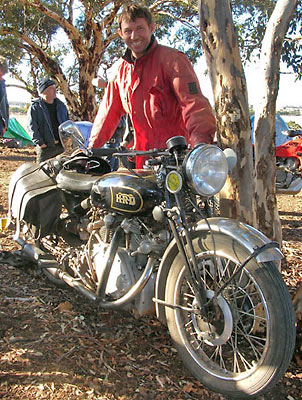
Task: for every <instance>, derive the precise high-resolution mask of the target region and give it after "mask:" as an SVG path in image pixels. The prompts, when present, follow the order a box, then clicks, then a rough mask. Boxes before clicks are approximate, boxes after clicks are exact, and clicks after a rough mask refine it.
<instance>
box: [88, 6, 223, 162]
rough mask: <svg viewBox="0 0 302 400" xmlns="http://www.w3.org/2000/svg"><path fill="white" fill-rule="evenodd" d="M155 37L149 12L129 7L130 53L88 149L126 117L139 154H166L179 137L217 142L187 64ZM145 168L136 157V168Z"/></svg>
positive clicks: (123, 26) (125, 17)
mask: <svg viewBox="0 0 302 400" xmlns="http://www.w3.org/2000/svg"><path fill="white" fill-rule="evenodd" d="M154 31H155V24H154V22H153V21H152V15H151V13H150V11H149V10H148V8H145V7H142V6H140V5H137V4H130V5H127V6H125V8H124V10H123V12H122V14H121V15H120V17H119V35H120V36H121V38H122V39H123V40H124V41H125V44H126V45H127V50H126V53H125V55H124V56H123V57H122V58H121V59H120V60H118V61H117V62H116V63H115V64H114V66H113V67H112V68H111V72H110V74H109V76H108V85H107V88H106V91H105V95H104V98H103V100H102V102H101V104H100V108H99V111H98V114H97V116H96V119H95V121H94V124H93V128H92V132H91V137H90V142H89V147H92V148H97V147H101V146H103V144H104V143H106V142H107V141H108V140H109V139H110V137H111V135H112V134H113V132H114V131H115V129H116V127H117V125H118V123H119V121H120V119H121V117H122V115H124V114H129V116H130V119H131V122H132V125H133V130H134V144H133V147H134V148H135V149H137V150H149V149H153V148H157V149H161V148H165V147H166V141H167V140H168V139H169V138H171V137H173V136H178V135H182V136H184V137H185V138H186V140H187V142H188V143H190V144H191V146H195V145H196V144H197V143H211V142H212V141H213V137H214V133H215V130H216V124H215V118H214V116H213V113H212V110H211V107H210V104H209V102H208V100H207V99H206V98H205V97H204V96H203V94H202V93H201V90H200V86H199V83H198V78H197V76H196V74H195V72H194V70H193V67H192V65H191V63H190V61H189V59H188V58H187V57H186V55H185V54H183V53H181V52H180V51H178V50H175V49H172V48H170V47H166V46H162V45H160V44H158V43H157V41H156V39H155V37H154V35H153V33H154ZM142 164H143V159H142V158H139V157H138V158H137V161H136V167H137V168H141V167H142Z"/></svg>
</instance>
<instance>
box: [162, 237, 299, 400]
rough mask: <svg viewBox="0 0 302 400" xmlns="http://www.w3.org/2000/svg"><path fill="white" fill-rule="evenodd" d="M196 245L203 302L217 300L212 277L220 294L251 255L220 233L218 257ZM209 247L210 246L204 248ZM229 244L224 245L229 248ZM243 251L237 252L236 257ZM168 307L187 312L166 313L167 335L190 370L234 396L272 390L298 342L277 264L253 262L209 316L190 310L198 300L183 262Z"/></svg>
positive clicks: (172, 280)
mask: <svg viewBox="0 0 302 400" xmlns="http://www.w3.org/2000/svg"><path fill="white" fill-rule="evenodd" d="M205 241H206V239H205V240H204V238H197V239H195V240H194V241H193V244H194V248H195V251H196V254H197V259H198V266H199V273H200V277H201V281H202V284H203V285H204V288H205V290H206V295H207V299H208V300H210V299H211V298H213V296H214V291H215V279H214V276H215V274H216V275H217V279H216V281H217V283H218V285H217V286H218V288H220V287H221V286H222V285H223V284H224V283H225V282H226V281H227V280H228V279H229V278H230V277H231V275H232V274H233V273H234V272H235V271H236V270H237V268H238V265H239V261H238V259H241V260H242V259H244V258H245V257H247V256H248V254H245V250H244V249H240V251H239V250H238V248H237V249H236V256H235V252H234V251H233V248H234V246H232V243H231V242H230V240H229V239H228V238H225V237H223V235H216V236H215V245H216V249H224V250H223V251H219V250H217V251H216V255H217V257H215V255H214V253H213V251H212V250H211V249H210V248H209V247H210V246H207V249H206V248H205V247H204V246H203V245H202V243H205ZM210 242H211V241H210V240H209V241H208V243H210ZM228 242H229V243H228ZM240 253H241V254H240ZM166 301H167V302H168V303H172V304H178V305H181V306H183V307H186V308H187V309H189V310H190V311H187V310H186V311H185V310H183V309H171V308H168V307H167V308H166V315H167V323H168V328H169V331H170V334H171V337H172V339H173V341H174V343H175V347H176V348H177V350H178V352H179V355H180V357H181V358H182V360H183V362H184V364H185V365H186V367H187V368H188V369H189V371H190V372H191V373H192V374H193V375H194V376H195V377H196V378H197V379H198V380H200V381H201V382H202V383H203V384H205V385H206V386H207V387H209V388H210V389H212V390H214V391H216V392H220V393H223V394H225V395H228V396H232V397H236V398H242V397H244V398H249V397H254V396H257V395H260V394H262V393H263V392H265V391H268V390H270V389H271V388H272V387H273V386H274V385H275V384H276V383H277V381H278V380H279V379H280V377H281V376H282V375H283V374H284V372H285V371H286V369H287V367H288V364H289V362H290V360H291V357H292V353H293V349H294V343H295V323H294V312H293V307H292V302H291V299H290V296H289V293H288V290H287V288H286V286H285V284H284V282H283V279H282V277H281V275H280V274H279V272H278V271H277V267H276V266H275V264H274V263H271V262H270V263H257V262H256V261H255V260H252V261H250V262H249V263H248V264H247V265H246V267H245V268H244V269H243V270H242V271H241V272H240V273H239V274H238V275H237V276H235V277H234V278H233V279H232V280H231V282H230V283H229V284H228V285H227V286H226V287H225V289H223V290H222V292H221V294H220V295H219V296H218V298H217V304H216V306H214V304H213V303H214V302H210V306H209V309H208V313H207V316H205V315H201V313H199V314H198V313H196V312H194V309H197V302H196V297H195V295H194V293H193V290H192V286H191V284H190V283H189V280H188V275H187V271H186V268H185V267H184V265H183V262H182V258H181V257H180V256H179V257H176V258H175V260H174V262H173V264H172V266H171V268H170V272H169V275H168V279H167V286H166Z"/></svg>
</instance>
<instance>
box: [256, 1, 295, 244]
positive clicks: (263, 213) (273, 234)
mask: <svg viewBox="0 0 302 400" xmlns="http://www.w3.org/2000/svg"><path fill="white" fill-rule="evenodd" d="M296 5H297V0H278V1H277V4H276V6H275V9H274V11H273V13H272V15H271V17H270V19H269V22H268V25H267V28H266V31H265V35H264V39H263V42H262V48H261V58H260V62H261V65H262V69H263V74H260V75H259V77H258V79H257V86H258V88H259V101H258V102H257V104H256V107H255V124H254V129H255V199H256V227H257V228H258V229H259V230H261V231H262V232H263V233H264V234H266V235H267V236H268V237H269V238H270V239H273V240H276V241H278V242H279V243H280V244H281V242H282V230H281V222H280V218H279V214H278V208H277V200H276V186H275V181H276V156H275V119H276V99H277V95H278V89H279V66H280V57H281V50H282V43H283V40H284V37H285V33H286V31H287V27H288V23H289V21H290V19H291V17H292V15H293V12H294V10H295V7H296Z"/></svg>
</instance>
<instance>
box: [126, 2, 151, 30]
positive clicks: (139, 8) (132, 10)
mask: <svg viewBox="0 0 302 400" xmlns="http://www.w3.org/2000/svg"><path fill="white" fill-rule="evenodd" d="M137 18H145V20H146V21H147V23H148V25H150V24H151V23H152V21H153V19H152V14H151V12H150V10H149V8H147V7H145V6H143V5H142V4H128V5H126V6H125V7H124V8H123V11H122V13H121V14H120V15H119V17H118V24H119V27H120V28H121V24H122V22H123V21H127V22H129V21H135V20H136V19H137Z"/></svg>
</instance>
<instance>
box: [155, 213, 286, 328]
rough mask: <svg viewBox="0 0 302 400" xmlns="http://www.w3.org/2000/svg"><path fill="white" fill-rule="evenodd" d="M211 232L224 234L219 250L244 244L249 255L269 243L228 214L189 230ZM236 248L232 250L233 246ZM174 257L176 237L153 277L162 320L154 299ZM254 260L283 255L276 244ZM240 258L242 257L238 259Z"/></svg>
mask: <svg viewBox="0 0 302 400" xmlns="http://www.w3.org/2000/svg"><path fill="white" fill-rule="evenodd" d="M209 226H210V228H211V231H212V233H213V234H214V235H217V234H219V235H220V236H223V237H225V238H226V239H227V240H226V241H225V243H226V244H225V249H223V248H222V249H217V251H218V250H222V251H223V250H227V248H228V247H232V249H233V250H232V251H233V252H235V253H236V249H235V248H236V247H241V248H244V249H245V250H246V252H247V254H248V255H251V254H252V253H253V252H254V251H255V250H256V249H258V248H260V247H261V246H263V245H265V244H267V243H271V240H269V239H268V238H267V237H266V236H265V235H263V234H262V233H261V232H259V231H258V230H257V229H255V228H253V227H252V226H250V225H248V224H245V223H243V222H240V221H237V220H233V219H230V218H220V217H214V218H209V219H208V220H207V222H206V221H205V220H202V221H200V222H199V223H198V225H197V227H196V229H194V231H192V233H193V235H192V238H196V237H197V236H199V235H200V234H202V233H203V232H204V233H208V232H210V229H209ZM234 249H235V250H234ZM175 257H181V256H180V254H179V252H178V248H177V244H176V241H175V239H173V240H172V241H171V242H170V244H169V246H168V247H167V249H166V251H165V253H164V255H163V257H162V260H161V263H160V266H159V270H158V274H157V278H156V287H155V305H156V314H157V317H158V318H159V319H160V320H161V321H163V322H165V320H166V317H165V308H164V306H162V305H160V304H159V303H157V302H156V299H160V300H164V299H165V289H166V281H167V277H168V273H169V270H170V267H171V264H172V262H173V260H174V259H175ZM255 258H256V260H257V262H259V263H262V262H267V261H276V262H277V261H279V260H281V259H282V258H283V255H282V253H281V251H280V250H279V248H277V247H271V248H268V249H265V250H264V251H262V252H260V253H259V254H258V255H257V256H256V257H255ZM240 261H241V262H242V261H243V260H240Z"/></svg>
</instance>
